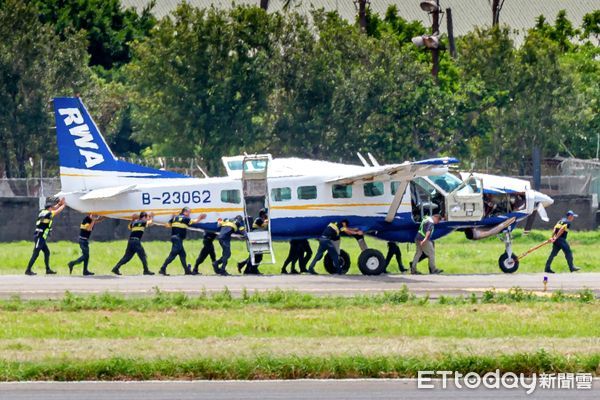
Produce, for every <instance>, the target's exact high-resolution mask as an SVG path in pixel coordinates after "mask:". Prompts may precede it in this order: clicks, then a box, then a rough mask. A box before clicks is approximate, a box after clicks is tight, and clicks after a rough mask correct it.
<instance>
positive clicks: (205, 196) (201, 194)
mask: <svg viewBox="0 0 600 400" xmlns="http://www.w3.org/2000/svg"><path fill="white" fill-rule="evenodd" d="M154 202H157V203H159V204H190V203H194V204H200V203H210V191H209V190H194V191H191V192H190V191H184V192H162V193H161V194H160V195H156V194H155V195H151V194H150V193H148V192H143V193H142V204H143V205H149V204H152V203H154Z"/></svg>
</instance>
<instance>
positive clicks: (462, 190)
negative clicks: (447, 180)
mask: <svg viewBox="0 0 600 400" xmlns="http://www.w3.org/2000/svg"><path fill="white" fill-rule="evenodd" d="M482 218H483V182H482V181H481V179H480V178H475V177H474V176H470V177H469V178H467V179H466V180H465V181H464V182H463V184H462V185H460V186H459V187H457V188H456V189H455V190H454V191H453V192H451V193H449V194H448V195H447V196H446V219H447V220H448V221H479V220H481V219H482Z"/></svg>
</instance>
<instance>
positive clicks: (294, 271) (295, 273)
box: [290, 268, 300, 275]
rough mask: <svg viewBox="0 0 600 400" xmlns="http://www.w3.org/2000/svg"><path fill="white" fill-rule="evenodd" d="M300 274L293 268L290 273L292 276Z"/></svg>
mask: <svg viewBox="0 0 600 400" xmlns="http://www.w3.org/2000/svg"><path fill="white" fill-rule="evenodd" d="M299 273H300V272H298V271H296V268H292V270H291V271H290V274H292V275H298V274H299Z"/></svg>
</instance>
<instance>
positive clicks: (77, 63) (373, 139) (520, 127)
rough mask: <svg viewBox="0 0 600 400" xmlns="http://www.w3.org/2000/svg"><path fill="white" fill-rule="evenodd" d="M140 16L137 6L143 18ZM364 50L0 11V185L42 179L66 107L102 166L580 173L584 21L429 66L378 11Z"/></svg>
mask: <svg viewBox="0 0 600 400" xmlns="http://www.w3.org/2000/svg"><path fill="white" fill-rule="evenodd" d="M151 5H152V4H151ZM367 24H368V25H367V29H366V33H361V31H360V29H359V28H358V26H357V24H356V23H354V22H352V21H346V20H343V19H342V18H340V17H339V15H337V14H336V13H330V12H324V11H322V10H314V11H313V12H312V14H311V15H310V16H306V15H299V14H297V13H295V12H294V11H293V10H292V11H290V10H288V11H285V12H284V13H267V12H265V11H264V10H263V9H261V8H260V7H258V6H257V7H248V6H237V7H235V8H232V9H227V10H225V9H216V8H209V9H204V10H200V9H196V8H193V7H191V6H190V5H187V4H185V3H184V4H182V5H180V6H179V7H178V8H177V9H176V10H175V11H174V12H173V13H172V14H171V15H169V16H167V17H164V18H162V19H160V20H156V19H155V18H154V17H153V16H152V14H151V7H149V8H147V9H145V10H143V11H142V12H140V13H137V12H136V11H135V10H133V9H123V8H122V7H121V5H120V3H119V1H118V0H111V1H106V2H105V1H97V0H81V1H77V2H70V1H61V0H36V1H33V2H25V3H23V2H21V1H18V0H1V1H0V141H1V142H2V144H3V146H2V151H1V155H0V157H1V160H0V161H1V162H0V174H1V173H5V174H6V175H7V176H14V177H18V176H26V175H28V174H30V173H31V171H30V170H29V168H30V167H29V165H30V161H29V160H30V159H31V160H33V161H37V160H39V159H40V158H44V159H45V160H47V161H48V162H49V163H50V164H51V167H52V166H54V167H55V166H56V149H55V146H54V142H55V138H54V132H53V131H52V129H50V127H51V126H52V125H53V122H52V120H51V114H50V108H49V106H48V103H47V102H48V100H49V99H50V98H51V97H53V96H55V95H59V94H75V93H79V94H80V95H81V96H82V97H83V99H84V101H85V102H86V103H87V104H88V106H89V107H90V109H91V111H92V113H93V114H94V116H95V118H96V119H97V120H98V123H99V126H100V128H101V129H102V130H103V131H104V133H105V135H106V136H107V137H108V139H109V141H110V142H111V146H113V148H114V150H115V152H116V153H117V154H119V155H136V156H142V157H149V156H176V157H196V158H200V159H202V164H204V166H206V167H207V168H208V169H209V170H210V171H211V172H213V173H214V172H217V171H216V170H217V169H218V168H219V159H220V156H221V155H234V154H240V153H243V152H249V153H250V152H271V153H272V154H274V155H275V156H289V155H297V156H302V157H311V158H323V159H328V160H333V161H339V160H345V161H354V159H355V155H354V153H355V152H356V151H363V152H367V151H368V152H371V153H373V154H374V155H375V156H377V157H378V158H379V159H380V161H385V162H398V161H403V160H405V159H414V158H423V157H430V156H438V155H453V156H456V157H459V158H461V159H462V160H463V162H464V163H465V165H466V166H472V165H475V166H476V167H483V166H488V167H490V168H494V169H498V170H504V171H506V172H517V171H519V172H521V173H523V172H524V173H527V172H529V166H528V165H529V159H530V153H531V149H532V147H533V146H534V145H535V146H540V147H541V148H542V151H543V154H544V155H545V156H553V155H555V154H557V153H560V154H572V155H574V156H577V157H582V158H587V157H593V156H595V152H596V140H597V134H598V132H599V131H600V119H599V113H598V111H599V110H598V108H599V99H600V61H599V59H600V48H599V45H598V44H599V43H598V35H599V32H600V12H599V11H594V12H591V13H590V14H587V15H586V16H585V18H584V19H583V21H581V26H579V27H577V26H573V25H572V24H571V22H570V21H569V20H568V19H567V15H566V14H565V13H564V12H561V13H559V14H558V16H556V19H555V20H554V21H552V22H548V20H547V19H546V18H545V17H543V16H540V17H539V18H538V20H537V21H535V24H534V27H533V28H532V29H531V30H530V31H529V32H527V34H526V36H525V39H524V42H523V43H522V44H521V45H519V46H518V47H517V46H516V45H515V44H514V42H513V40H512V36H511V32H510V28H509V27H508V26H497V27H493V28H490V27H478V28H475V29H474V30H473V31H472V32H470V33H469V34H467V35H465V36H463V37H461V38H458V39H457V50H458V56H457V58H456V59H452V58H450V56H449V54H448V53H447V52H443V53H442V56H441V65H440V73H439V76H438V78H437V79H434V78H433V77H432V76H431V74H430V69H431V65H430V62H431V61H430V56H429V54H428V53H427V52H426V51H424V50H420V49H417V48H415V47H414V46H413V45H412V43H411V42H410V39H411V37H413V36H415V35H418V34H422V33H424V32H425V31H426V29H425V28H424V27H423V26H422V25H421V24H420V23H419V22H409V21H406V20H404V19H403V18H402V17H401V16H400V15H399V14H398V11H397V10H396V9H395V8H394V7H390V9H388V11H387V12H386V14H385V15H383V16H379V15H374V14H370V13H369V14H368V15H367Z"/></svg>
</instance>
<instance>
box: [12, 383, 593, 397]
mask: <svg viewBox="0 0 600 400" xmlns="http://www.w3.org/2000/svg"><path fill="white" fill-rule="evenodd" d="M0 398H1V399H3V400H42V399H43V400H81V399H86V400H109V399H110V400H167V399H168V400H172V399H178V400H191V399H195V400H225V399H227V400H237V399H261V400H278V399H282V400H283V399H285V400H292V399H311V400H312V399H324V400H334V399H335V400H338V399H339V400H357V399H394V400H396V399H423V400H430V399H433V400H435V399H525V398H527V399H531V398H533V399H542V398H543V399H570V398H573V399H574V398H577V399H578V400H587V399H597V398H598V382H597V381H596V382H594V389H592V390H577V389H570V390H549V389H540V388H538V389H536V390H535V391H534V392H533V393H532V394H530V395H527V394H526V393H525V389H524V388H519V389H485V388H483V387H480V388H478V389H465V388H463V389H456V388H455V387H453V386H452V385H450V387H449V388H447V389H441V382H438V384H436V388H435V389H417V383H416V380H412V379H398V380H375V379H365V380H296V381H194V382H71V383H62V382H56V383H55V382H23V383H0Z"/></svg>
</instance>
